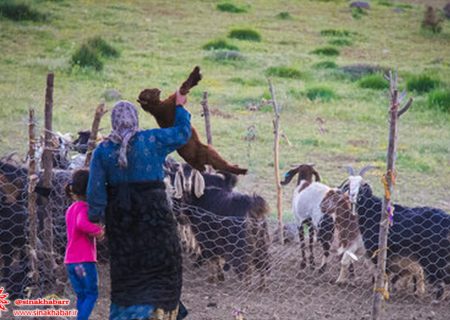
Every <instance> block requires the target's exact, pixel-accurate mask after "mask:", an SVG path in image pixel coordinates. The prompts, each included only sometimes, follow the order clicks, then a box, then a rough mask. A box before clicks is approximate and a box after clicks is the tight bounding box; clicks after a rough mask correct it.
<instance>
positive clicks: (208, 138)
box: [201, 91, 213, 145]
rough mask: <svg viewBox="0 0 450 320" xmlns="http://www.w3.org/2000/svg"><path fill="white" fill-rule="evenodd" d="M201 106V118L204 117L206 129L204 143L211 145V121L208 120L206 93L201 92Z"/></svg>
mask: <svg viewBox="0 0 450 320" xmlns="http://www.w3.org/2000/svg"><path fill="white" fill-rule="evenodd" d="M201 105H202V107H203V116H204V117H205V128H206V141H207V142H208V144H209V145H212V144H213V143H212V133H211V119H210V113H209V106H208V92H207V91H205V92H203V99H202V102H201Z"/></svg>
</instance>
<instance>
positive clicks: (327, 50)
mask: <svg viewBox="0 0 450 320" xmlns="http://www.w3.org/2000/svg"><path fill="white" fill-rule="evenodd" d="M312 53H314V54H318V55H323V56H338V55H339V54H340V52H339V50H338V49H336V48H333V47H323V48H317V49H315V50H314V51H312Z"/></svg>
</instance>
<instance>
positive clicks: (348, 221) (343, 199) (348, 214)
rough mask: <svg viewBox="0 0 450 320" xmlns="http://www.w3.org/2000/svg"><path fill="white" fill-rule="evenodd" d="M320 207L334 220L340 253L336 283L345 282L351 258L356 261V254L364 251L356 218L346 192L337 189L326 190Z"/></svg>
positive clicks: (360, 254)
mask: <svg viewBox="0 0 450 320" xmlns="http://www.w3.org/2000/svg"><path fill="white" fill-rule="evenodd" d="M320 209H321V210H322V212H323V213H324V214H328V215H331V216H332V217H333V220H334V221H335V229H336V232H337V236H338V240H339V249H338V254H339V255H342V257H341V270H340V273H339V277H338V279H337V280H336V283H338V284H340V283H345V282H346V281H347V269H348V267H350V266H349V265H351V263H352V260H355V261H357V260H358V258H359V257H358V256H362V255H363V254H364V252H365V250H364V243H363V241H362V236H361V233H360V231H359V223H358V218H357V217H356V216H355V215H353V214H352V208H351V203H350V198H349V196H348V194H347V193H343V192H342V191H340V190H339V189H331V190H329V191H328V192H327V194H326V195H325V197H324V198H323V200H322V203H321V204H320ZM350 268H351V267H350Z"/></svg>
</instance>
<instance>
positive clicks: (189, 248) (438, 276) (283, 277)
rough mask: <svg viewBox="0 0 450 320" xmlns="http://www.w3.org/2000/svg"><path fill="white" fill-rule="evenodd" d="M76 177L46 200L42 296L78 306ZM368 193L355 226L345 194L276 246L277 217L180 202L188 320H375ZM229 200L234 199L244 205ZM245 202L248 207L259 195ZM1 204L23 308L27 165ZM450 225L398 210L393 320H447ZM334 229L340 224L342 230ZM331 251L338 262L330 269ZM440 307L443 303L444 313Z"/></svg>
mask: <svg viewBox="0 0 450 320" xmlns="http://www.w3.org/2000/svg"><path fill="white" fill-rule="evenodd" d="M70 176H71V171H68V170H54V172H53V178H52V186H51V190H50V193H49V194H47V195H44V196H43V195H39V198H38V218H39V219H38V221H39V228H38V229H39V230H40V232H39V233H38V238H39V239H38V240H39V241H38V245H37V246H38V247H37V248H36V249H37V250H36V254H37V257H38V259H37V260H38V262H39V263H38V273H39V286H38V288H37V290H34V291H33V292H32V293H33V296H35V297H43V296H46V295H48V294H57V295H59V296H62V297H73V293H72V291H71V289H70V286H68V282H67V276H66V272H65V268H64V264H63V257H64V252H65V247H66V227H65V211H66V209H67V207H68V205H69V200H68V199H67V198H66V196H65V193H64V186H65V184H66V183H67V182H68V181H69V179H70ZM207 188H208V185H207ZM344 190H345V187H344ZM368 190H369V189H367V187H366V186H365V185H363V186H362V187H361V190H360V193H359V196H358V198H357V199H358V200H357V203H356V215H353V214H352V211H351V206H350V207H349V205H350V204H349V199H348V198H346V195H345V194H343V193H339V194H338V195H337V196H336V197H335V198H332V199H331V200H330V201H329V202H328V203H327V206H328V207H326V206H325V207H323V208H322V211H323V215H322V217H321V219H320V220H319V221H318V223H316V224H317V225H315V224H314V220H312V222H311V223H308V221H307V223H305V224H302V225H300V226H299V225H298V224H297V223H296V222H293V223H288V224H286V225H285V228H284V238H285V243H284V244H280V243H279V241H278V239H277V238H276V234H277V232H276V230H275V228H276V226H277V223H276V221H274V220H270V219H269V217H268V216H267V215H266V216H255V215H252V214H251V212H250V211H251V209H250V210H248V211H247V212H244V213H243V214H242V212H240V213H239V214H238V213H237V211H242V208H240V207H245V205H242V206H238V207H237V209H236V212H231V211H230V212H229V213H228V214H227V215H223V214H222V215H218V214H217V213H213V212H211V211H208V210H205V209H204V208H202V207H201V206H195V205H193V204H192V202H190V201H188V199H189V198H186V199H182V200H181V201H180V200H173V208H174V214H175V215H176V217H177V221H178V222H179V231H180V241H181V245H182V247H183V255H184V263H183V265H184V268H183V270H184V274H183V278H184V285H183V294H182V301H183V303H184V304H185V305H186V306H187V307H188V309H189V311H190V318H189V319H248V320H250V319H261V320H263V319H271V320H272V319H312V320H315V319H338V320H340V319H358V320H360V319H370V317H371V306H372V298H373V292H374V287H373V282H372V276H373V272H374V263H373V260H375V259H376V257H377V253H378V252H379V251H380V250H379V248H378V247H377V244H378V241H377V229H376V227H377V226H378V225H379V214H380V211H381V204H380V202H379V199H378V198H376V197H375V196H374V195H373V194H371V193H370V192H368ZM347 191H348V190H347ZM369 191H370V190H369ZM221 192H223V194H225V195H228V196H230V197H231V194H234V195H236V194H240V193H238V192H236V191H233V190H228V189H227V190H225V189H223V190H222V189H221ZM205 196H207V195H206V194H205ZM43 197H45V198H46V199H47V200H46V201H43V200H44V198H43ZM233 197H234V196H233ZM239 197H240V198H239ZM239 197H238V198H239V199H241V201H245V200H244V199H247V200H248V198H246V197H249V196H247V195H242V194H240V196H239ZM0 200H1V202H0V250H1V262H0V266H1V283H0V286H4V287H5V289H6V291H7V292H9V293H10V297H11V298H13V299H14V298H18V297H24V296H27V294H29V289H30V286H31V281H30V271H31V270H30V252H31V251H30V250H29V249H30V248H29V247H28V238H27V237H28V227H29V226H28V213H27V200H28V195H27V170H26V168H25V167H24V166H23V165H21V164H20V163H17V162H8V161H2V162H0ZM321 203H322V202H321ZM216 205H217V206H220V205H221V204H220V202H217V204H216ZM250 208H251V206H250ZM349 210H350V211H349ZM244 211H245V210H244ZM325 211H326V212H325ZM48 214H50V215H51V216H52V218H53V234H54V239H53V248H48V247H46V245H45V241H44V240H45V239H43V236H44V235H43V233H42V230H43V227H42V223H43V217H44V216H45V215H48ZM330 219H331V220H330ZM449 219H450V218H449V215H448V214H447V213H445V212H443V211H440V210H438V209H433V208H420V209H414V210H413V209H411V208H404V207H399V206H398V207H395V210H394V220H393V222H392V226H391V231H390V236H389V243H388V248H387V250H388V273H387V274H386V277H387V279H388V280H389V281H388V282H389V288H385V289H382V290H383V293H384V294H386V298H387V294H389V300H388V301H387V303H386V310H387V313H386V315H387V317H386V319H396V320H397V319H427V318H430V319H442V320H443V319H448V314H449V313H450V308H449V306H448V305H449V303H448V302H449V298H448V291H449V286H448V283H450V267H449V266H450V237H449V230H450V222H449ZM324 221H325V222H326V221H328V222H330V221H331V222H332V223H331V226H332V228H331V229H330V228H329V227H330V224H326V223H324ZM326 226H328V227H326ZM355 226H356V227H355ZM324 230H325V231H324ZM327 230H328V231H327ZM327 232H328V233H327ZM327 241H328V243H329V245H330V248H329V257H328V261H327V264H326V267H323V268H321V267H322V265H323V262H324V259H325V253H326V252H327V249H326V245H325V243H327ZM324 248H325V249H324ZM98 250H99V258H100V264H101V269H100V270H101V272H100V277H101V281H100V288H101V292H102V296H103V298H102V299H100V301H99V306H98V307H97V308H96V310H97V311H96V312H95V313H94V317H93V318H94V319H105V318H106V317H107V310H108V308H107V306H106V305H107V304H108V302H109V299H108V298H109V295H108V292H107V290H108V285H107V283H108V281H109V279H108V276H107V267H103V266H107V264H104V262H106V261H107V253H106V250H105V244H100V245H99V249H98ZM381 250H382V249H381ZM303 252H304V253H303ZM325 260H326V259H325ZM338 278H339V279H340V281H338V282H339V283H336V282H337V280H338ZM102 287H103V288H102ZM105 288H106V289H105ZM378 289H380V288H378ZM380 290H381V289H380ZM446 291H447V292H446ZM442 292H443V293H442ZM438 296H439V299H441V300H443V301H441V302H440V303H439V304H433V303H432V302H433V301H434V300H436V299H437V297H438ZM98 310H101V312H100V311H98Z"/></svg>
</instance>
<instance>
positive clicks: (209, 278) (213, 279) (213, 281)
mask: <svg viewBox="0 0 450 320" xmlns="http://www.w3.org/2000/svg"><path fill="white" fill-rule="evenodd" d="M206 282H208V283H215V282H216V279H215V277H208V279H206Z"/></svg>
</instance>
